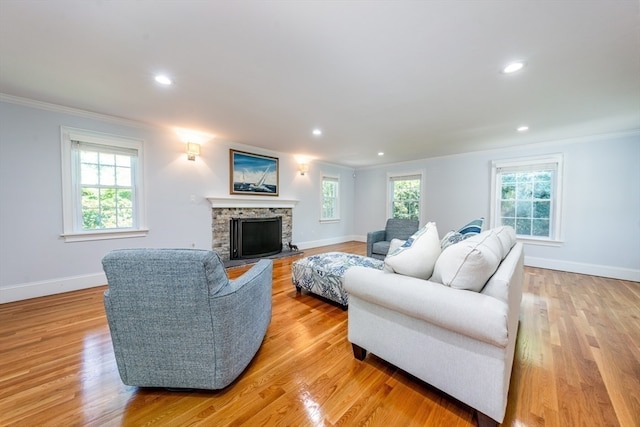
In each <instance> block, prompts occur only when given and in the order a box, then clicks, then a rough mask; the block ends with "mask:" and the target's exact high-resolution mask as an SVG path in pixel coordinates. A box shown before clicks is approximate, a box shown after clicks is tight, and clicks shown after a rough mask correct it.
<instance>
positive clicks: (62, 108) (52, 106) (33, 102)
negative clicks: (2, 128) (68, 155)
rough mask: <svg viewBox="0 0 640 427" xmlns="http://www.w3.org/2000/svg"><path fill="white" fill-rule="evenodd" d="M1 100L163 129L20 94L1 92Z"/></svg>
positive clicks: (94, 118)
mask: <svg viewBox="0 0 640 427" xmlns="http://www.w3.org/2000/svg"><path fill="white" fill-rule="evenodd" d="M0 102H6V103H9V104H15V105H20V106H23V107H29V108H37V109H39V110H46V111H52V112H54V113H61V114H69V115H73V116H77V117H84V118H86V119H93V120H100V121H103V122H108V123H113V124H117V125H122V126H130V127H136V128H146V129H161V127H159V126H156V125H152V124H150V123H145V122H140V121H137V120H131V119H125V118H123V117H116V116H110V115H108V114H103V113H95V112H93V111H86V110H81V109H79V108H72V107H65V106H64V105H58V104H52V103H49V102H44V101H37V100H35V99H29V98H22V97H19V96H14V95H8V94H6V93H0Z"/></svg>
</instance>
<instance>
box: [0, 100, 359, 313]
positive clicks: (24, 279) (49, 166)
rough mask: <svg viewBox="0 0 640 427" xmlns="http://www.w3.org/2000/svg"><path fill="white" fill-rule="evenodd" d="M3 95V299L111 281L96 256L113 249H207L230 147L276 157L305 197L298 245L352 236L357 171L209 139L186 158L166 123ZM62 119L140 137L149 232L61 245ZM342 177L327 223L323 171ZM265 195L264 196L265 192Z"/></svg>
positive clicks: (284, 188) (287, 183) (294, 191)
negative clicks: (336, 213)
mask: <svg viewBox="0 0 640 427" xmlns="http://www.w3.org/2000/svg"><path fill="white" fill-rule="evenodd" d="M23 101H24V102H18V103H13V102H11V103H9V102H0V303H2V302H8V301H13V300H19V299H25V298H31V297H37V296H42V295H48V294H53V293H58V292H65V291H69V290H74V289H80V288H85V287H90V286H97V285H103V284H105V283H106V280H105V278H104V274H103V272H102V266H101V264H100V260H101V259H102V257H103V256H104V254H105V253H107V252H108V251H109V250H111V249H116V248H130V247H184V248H190V247H195V248H202V249H210V248H211V241H212V236H211V205H210V204H209V202H208V201H207V199H206V198H207V197H238V196H229V148H236V149H242V150H247V151H251V152H255V153H260V154H266V155H271V156H275V157H278V158H279V160H280V161H279V163H280V195H279V197H280V198H282V199H294V200H299V202H298V204H297V206H296V207H295V208H294V211H293V240H294V242H295V243H297V244H298V245H299V246H300V247H301V248H308V247H313V246H319V245H324V244H330V243H338V242H343V241H347V240H353V236H352V228H353V211H354V208H353V199H354V197H353V194H354V180H353V178H352V174H353V171H352V170H351V169H349V168H344V167H339V166H335V165H325V164H320V163H312V164H311V167H310V171H309V172H308V173H307V174H306V175H305V176H300V175H299V173H297V162H296V159H295V158H294V157H293V156H291V155H286V154H282V153H274V152H266V151H264V150H260V149H258V148H255V147H247V146H242V145H240V144H234V143H230V142H226V141H217V140H213V141H210V142H207V143H205V144H203V146H202V150H201V156H200V157H198V158H197V159H196V161H195V162H191V161H188V160H187V158H186V153H185V145H184V143H183V142H181V141H180V140H179V138H178V137H177V135H176V134H175V133H174V132H173V131H171V130H168V129H159V128H153V127H145V126H142V125H137V124H135V123H133V122H127V121H124V120H115V119H110V118H107V117H102V116H98V115H93V114H89V113H85V112H80V111H75V110H68V109H62V108H58V107H55V106H51V105H46V104H41V103H36V102H30V101H26V100H23ZM60 126H70V127H76V128H80V129H86V130H91V131H97V132H104V133H110V134H114V135H121V136H128V137H134V138H139V139H142V140H144V144H145V145H144V150H145V164H144V168H145V191H146V201H147V205H146V207H147V223H148V226H149V229H150V231H149V234H148V235H147V236H146V237H143V238H131V239H116V240H102V241H89V242H74V243H65V242H64V240H63V239H62V238H61V237H60V234H61V233H62V194H61V159H60V155H61V154H60ZM321 171H325V172H330V173H331V174H334V175H339V176H340V178H341V189H342V197H343V200H344V201H345V203H344V204H343V209H342V220H341V221H340V222H338V223H332V224H321V223H320V222H319V213H320V192H319V191H320V172H321ZM265 197H266V196H265Z"/></svg>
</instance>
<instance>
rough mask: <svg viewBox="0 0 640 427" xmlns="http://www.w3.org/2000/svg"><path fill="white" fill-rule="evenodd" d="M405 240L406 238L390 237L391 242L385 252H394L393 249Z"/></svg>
mask: <svg viewBox="0 0 640 427" xmlns="http://www.w3.org/2000/svg"><path fill="white" fill-rule="evenodd" d="M405 242H406V240H400V239H391V243H389V250H388V251H387V254H390V253H392V252H395V250H396V249H398V248H399V247H400V246H402V245H404V243H405Z"/></svg>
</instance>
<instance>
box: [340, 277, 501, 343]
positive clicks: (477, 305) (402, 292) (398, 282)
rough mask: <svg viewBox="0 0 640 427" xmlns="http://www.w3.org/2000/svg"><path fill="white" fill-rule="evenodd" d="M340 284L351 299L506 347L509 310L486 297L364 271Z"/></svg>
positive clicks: (410, 279) (432, 283)
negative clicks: (342, 284)
mask: <svg viewBox="0 0 640 427" xmlns="http://www.w3.org/2000/svg"><path fill="white" fill-rule="evenodd" d="M343 283H344V287H345V290H346V291H347V292H348V293H349V298H350V299H351V298H359V299H361V300H364V301H367V302H369V303H371V304H375V305H378V306H382V307H385V308H387V309H389V310H393V311H397V312H400V313H403V314H405V315H407V316H410V317H413V318H416V319H420V320H423V321H425V322H429V323H432V324H434V325H437V326H439V327H441V328H444V329H448V330H451V331H454V332H456V333H459V334H462V335H466V336H468V337H471V338H474V339H477V340H480V341H483V342H486V343H489V344H492V345H495V346H498V347H505V346H506V345H507V343H508V337H509V336H508V326H507V318H508V306H507V304H506V303H504V302H503V301H500V300H498V299H496V298H493V297H490V296H488V295H483V294H479V293H476V292H473V291H465V290H459V289H453V288H450V287H448V286H444V285H441V284H439V283H434V282H430V281H428V280H421V279H416V278H413V277H409V276H403V275H400V274H395V273H389V272H385V271H381V270H374V269H371V268H366V267H352V268H350V269H349V270H347V272H346V273H345V276H344V281H343Z"/></svg>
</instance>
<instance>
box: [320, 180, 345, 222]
mask: <svg viewBox="0 0 640 427" xmlns="http://www.w3.org/2000/svg"><path fill="white" fill-rule="evenodd" d="M339 219H340V178H339V177H337V176H328V175H323V176H322V211H321V212H320V221H338V220H339Z"/></svg>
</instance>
